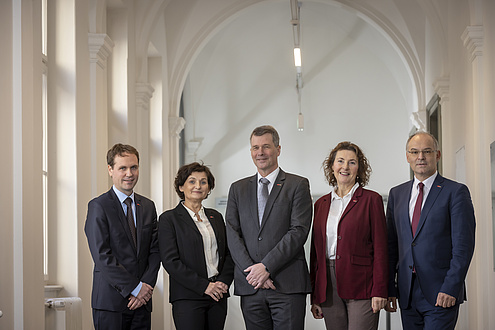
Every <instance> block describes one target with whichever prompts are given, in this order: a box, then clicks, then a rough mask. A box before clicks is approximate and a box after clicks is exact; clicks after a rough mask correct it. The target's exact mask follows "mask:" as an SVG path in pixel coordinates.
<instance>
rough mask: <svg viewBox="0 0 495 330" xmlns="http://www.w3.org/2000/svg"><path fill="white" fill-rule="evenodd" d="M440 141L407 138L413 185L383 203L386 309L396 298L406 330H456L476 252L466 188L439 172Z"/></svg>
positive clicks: (426, 136)
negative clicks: (384, 214)
mask: <svg viewBox="0 0 495 330" xmlns="http://www.w3.org/2000/svg"><path fill="white" fill-rule="evenodd" d="M438 149H439V148H438V141H437V140H436V139H435V137H434V136H433V135H431V134H430V133H427V132H418V133H416V134H414V135H413V136H411V137H410V138H409V140H408V141H407V144H406V156H407V162H408V163H409V165H410V166H411V169H412V171H413V172H414V179H413V180H411V181H408V182H405V183H403V184H401V185H399V186H397V187H394V188H392V189H391V190H390V194H389V198H388V203H387V225H388V247H389V249H388V251H389V271H390V277H389V279H390V284H389V291H388V294H389V305H388V306H387V308H386V309H387V310H388V311H389V312H394V311H395V310H396V307H397V306H396V297H398V298H399V304H400V308H401V317H402V326H403V328H404V329H405V330H420V329H428V330H436V329H442V330H447V329H452V330H453V329H454V328H455V324H456V322H457V316H458V314H459V305H460V304H461V303H463V302H464V300H465V299H466V287H465V284H464V279H465V278H466V274H467V271H468V268H469V263H470V262H471V257H472V256H473V251H474V241H475V240H474V236H475V219H474V209H473V204H472V202H471V196H470V194H469V190H468V188H467V187H466V186H465V185H464V184H461V183H458V182H455V181H452V180H449V179H447V178H444V177H442V176H441V175H440V174H438V172H437V163H438V161H439V160H440V150H438Z"/></svg>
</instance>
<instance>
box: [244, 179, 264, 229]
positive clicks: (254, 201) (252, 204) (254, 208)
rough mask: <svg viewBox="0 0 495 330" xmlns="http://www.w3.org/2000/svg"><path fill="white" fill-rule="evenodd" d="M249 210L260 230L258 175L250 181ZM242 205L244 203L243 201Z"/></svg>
mask: <svg viewBox="0 0 495 330" xmlns="http://www.w3.org/2000/svg"><path fill="white" fill-rule="evenodd" d="M248 189H249V193H248V196H249V201H248V202H249V204H248V205H249V209H250V211H251V219H253V221H254V222H255V223H256V224H255V225H256V228H258V229H259V228H260V222H259V220H258V173H256V174H255V175H254V176H252V177H251V178H250V179H249V186H248ZM241 203H242V201H241Z"/></svg>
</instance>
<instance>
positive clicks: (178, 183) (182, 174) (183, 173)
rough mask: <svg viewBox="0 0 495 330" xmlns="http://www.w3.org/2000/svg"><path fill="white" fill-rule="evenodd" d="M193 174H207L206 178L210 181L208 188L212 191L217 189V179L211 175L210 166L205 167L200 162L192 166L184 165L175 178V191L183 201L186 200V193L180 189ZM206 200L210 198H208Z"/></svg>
mask: <svg viewBox="0 0 495 330" xmlns="http://www.w3.org/2000/svg"><path fill="white" fill-rule="evenodd" d="M193 172H199V173H206V178H207V179H208V188H209V189H210V191H212V190H213V188H215V177H214V176H213V174H211V171H210V169H209V168H208V166H206V165H204V164H203V163H202V162H201V164H200V163H198V162H194V163H191V164H186V165H183V166H181V168H179V170H178V171H177V176H176V177H175V181H174V186H175V191H176V192H177V195H179V198H180V199H182V200H184V198H185V196H184V192H182V191H180V189H179V187H182V186H183V185H184V184H185V183H186V181H187V178H188V177H189V176H190V175H191V174H192V173H193ZM208 195H209V194H208ZM206 198H208V196H206Z"/></svg>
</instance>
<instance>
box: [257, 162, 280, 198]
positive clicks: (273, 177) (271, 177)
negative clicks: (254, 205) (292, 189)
mask: <svg viewBox="0 0 495 330" xmlns="http://www.w3.org/2000/svg"><path fill="white" fill-rule="evenodd" d="M279 172H280V167H277V169H276V170H275V171H273V172H272V173H270V174H268V175H267V176H265V178H266V179H267V180H268V181H270V183H269V184H268V195H270V193H271V192H272V188H273V184H274V183H275V180H276V179H277V176H278V173H279ZM261 178H263V176H262V175H261V174H260V172H258V196H259V195H261V188H262V187H263V184H262V183H261V182H260V179H261Z"/></svg>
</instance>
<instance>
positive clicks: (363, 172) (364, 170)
mask: <svg viewBox="0 0 495 330" xmlns="http://www.w3.org/2000/svg"><path fill="white" fill-rule="evenodd" d="M340 150H349V151H354V153H355V154H356V156H357V158H358V173H357V177H356V181H357V182H358V183H359V185H360V186H361V187H364V186H366V185H367V184H368V182H369V180H370V175H371V166H370V164H369V162H368V159H367V158H366V156H365V155H364V153H363V151H362V150H361V149H360V148H359V147H358V146H357V145H355V144H354V143H351V142H349V141H344V142H340V143H339V144H337V146H336V147H335V148H333V150H332V151H331V152H330V155H328V157H327V158H325V160H324V161H323V165H322V166H323V171H324V173H325V178H326V179H327V181H328V183H329V184H330V185H331V186H333V187H336V186H337V179H336V178H335V175H333V170H332V165H333V163H334V162H335V157H336V156H337V152H338V151H340Z"/></svg>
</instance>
